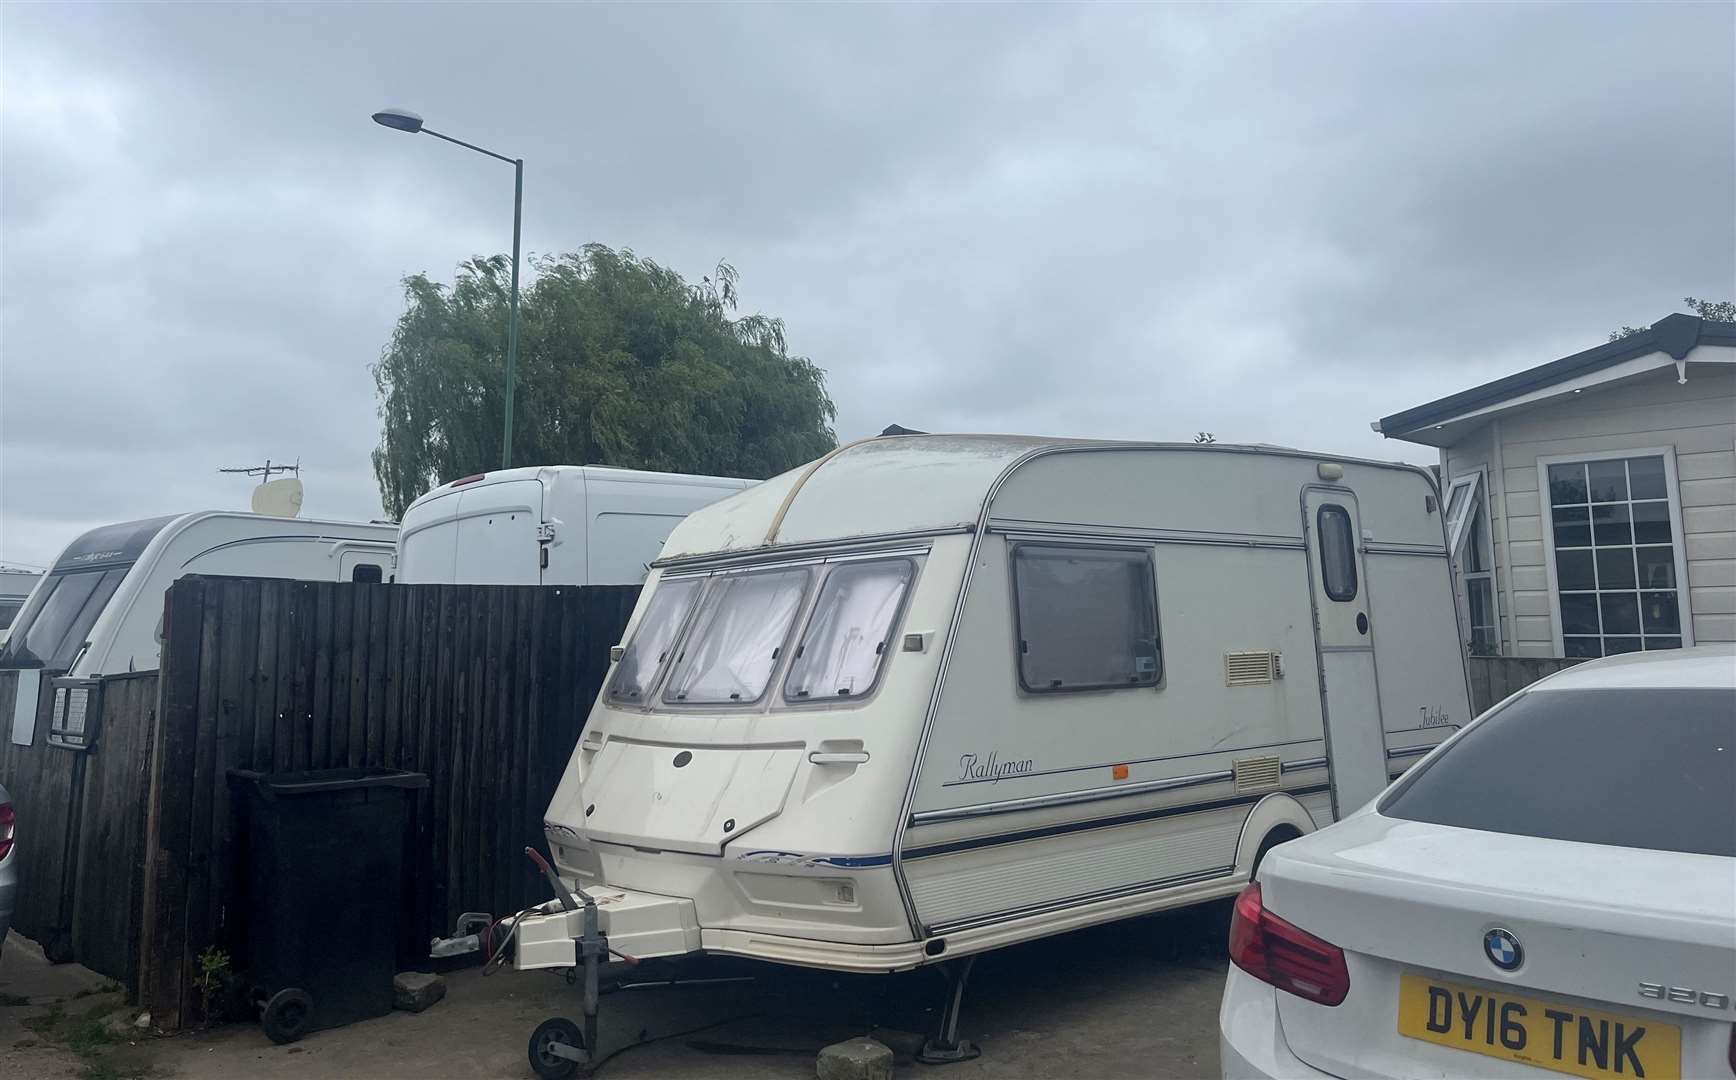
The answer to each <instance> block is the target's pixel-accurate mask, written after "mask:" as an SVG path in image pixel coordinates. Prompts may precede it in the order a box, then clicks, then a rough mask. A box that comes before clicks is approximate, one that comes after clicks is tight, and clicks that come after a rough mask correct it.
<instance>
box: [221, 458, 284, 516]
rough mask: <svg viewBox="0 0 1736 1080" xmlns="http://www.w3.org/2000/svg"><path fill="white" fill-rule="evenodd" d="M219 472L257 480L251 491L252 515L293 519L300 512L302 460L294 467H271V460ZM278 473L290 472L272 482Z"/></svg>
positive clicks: (267, 459)
mask: <svg viewBox="0 0 1736 1080" xmlns="http://www.w3.org/2000/svg"><path fill="white" fill-rule="evenodd" d="M217 471H218V472H220V473H236V474H239V475H241V476H257V477H259V486H258V487H256V488H254V489H253V512H254V513H255V514H265V515H268V516H270V517H294V516H296V515H297V514H299V513H301V500H302V494H303V492H302V486H301V458H299V457H298V458H296V459H295V464H294V465H274V464H272V461H271V459H270V458H266V459H265V464H264V465H242V466H237V467H235V468H232V469H218V470H217ZM279 473H289V474H290V475H288V476H282V477H280V478H279V479H276V480H273V479H272V476H273V475H276V474H279Z"/></svg>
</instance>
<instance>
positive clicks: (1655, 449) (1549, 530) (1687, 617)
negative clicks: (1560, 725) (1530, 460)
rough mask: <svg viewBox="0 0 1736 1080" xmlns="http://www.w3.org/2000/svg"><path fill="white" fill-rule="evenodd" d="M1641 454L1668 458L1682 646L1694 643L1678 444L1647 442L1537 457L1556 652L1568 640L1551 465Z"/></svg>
mask: <svg viewBox="0 0 1736 1080" xmlns="http://www.w3.org/2000/svg"><path fill="white" fill-rule="evenodd" d="M1638 457H1661V458H1663V459H1664V496H1665V498H1666V499H1667V500H1668V502H1669V507H1670V546H1671V554H1672V555H1673V556H1674V557H1675V564H1676V614H1677V618H1678V619H1679V620H1680V621H1681V631H1682V648H1684V649H1691V648H1693V647H1694V612H1693V610H1692V608H1691V606H1690V603H1691V601H1690V596H1689V593H1690V592H1691V590H1690V589H1689V588H1688V537H1687V534H1686V533H1684V532H1683V530H1682V492H1681V489H1680V486H1679V484H1678V482H1677V479H1676V448H1675V447H1674V446H1644V447H1634V448H1632V449H1624V450H1587V451H1583V452H1581V453H1577V454H1550V455H1549V456H1547V457H1539V458H1538V459H1537V511H1538V515H1539V520H1540V521H1541V522H1542V528H1543V566H1544V569H1545V571H1546V572H1547V573H1548V575H1549V617H1550V628H1549V629H1550V634H1551V635H1552V636H1553V638H1554V643H1555V655H1556V656H1566V655H1567V642H1566V640H1565V639H1564V635H1563V634H1562V632H1561V583H1560V582H1559V581H1557V580H1556V577H1555V516H1554V513H1553V499H1552V498H1551V496H1550V494H1549V466H1551V465H1572V464H1576V463H1580V462H1588V461H1609V460H1611V459H1612V458H1638ZM1630 494H1631V493H1630Z"/></svg>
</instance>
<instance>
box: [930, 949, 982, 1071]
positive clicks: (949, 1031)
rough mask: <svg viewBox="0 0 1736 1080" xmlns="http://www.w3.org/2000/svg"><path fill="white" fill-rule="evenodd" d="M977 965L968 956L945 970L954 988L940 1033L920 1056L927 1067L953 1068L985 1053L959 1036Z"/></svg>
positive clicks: (941, 1015)
mask: <svg viewBox="0 0 1736 1080" xmlns="http://www.w3.org/2000/svg"><path fill="white" fill-rule="evenodd" d="M975 964H976V957H974V956H967V957H965V958H964V959H963V960H958V961H955V962H953V963H951V964H946V965H944V966H943V967H942V968H941V972H942V974H944V975H945V976H946V979H947V982H948V983H950V984H951V985H949V986H948V987H947V991H946V1007H945V1009H944V1010H943V1011H942V1012H941V1014H940V1031H939V1033H938V1034H937V1035H936V1036H935V1037H934V1038H932V1039H929V1040H928V1041H927V1042H925V1043H923V1044H922V1053H920V1054H918V1055H916V1060H918V1061H920V1062H922V1063H923V1064H925V1065H950V1064H951V1063H953V1062H955V1061H969V1060H971V1059H972V1058H974V1057H977V1056H979V1055H980V1054H981V1053H982V1051H981V1050H979V1049H978V1048H977V1045H976V1044H975V1043H973V1042H971V1041H969V1040H968V1039H961V1038H959V1037H958V1014H959V1010H960V1008H962V1007H963V1005H964V987H965V983H966V982H967V981H968V980H969V979H970V969H971V968H972V967H973V966H974V965H975Z"/></svg>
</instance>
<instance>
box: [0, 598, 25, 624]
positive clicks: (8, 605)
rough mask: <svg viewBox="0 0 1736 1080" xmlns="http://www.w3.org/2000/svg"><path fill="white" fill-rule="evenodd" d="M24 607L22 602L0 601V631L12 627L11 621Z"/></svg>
mask: <svg viewBox="0 0 1736 1080" xmlns="http://www.w3.org/2000/svg"><path fill="white" fill-rule="evenodd" d="M23 607H24V601H22V600H0V630H4V629H6V628H7V627H8V626H11V625H12V620H13V619H15V618H17V617H18V612H19V610H20V609H21V608H23Z"/></svg>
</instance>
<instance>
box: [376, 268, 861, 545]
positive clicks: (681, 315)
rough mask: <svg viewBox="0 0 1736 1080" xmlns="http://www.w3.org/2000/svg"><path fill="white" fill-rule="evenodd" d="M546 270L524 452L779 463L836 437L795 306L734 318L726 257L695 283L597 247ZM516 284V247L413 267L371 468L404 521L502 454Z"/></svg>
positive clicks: (538, 277)
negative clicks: (440, 273)
mask: <svg viewBox="0 0 1736 1080" xmlns="http://www.w3.org/2000/svg"><path fill="white" fill-rule="evenodd" d="M531 267H532V270H533V271H534V274H533V275H532V280H531V283H530V285H529V286H528V287H527V288H526V289H525V290H524V292H523V295H522V296H521V297H520V300H519V347H518V386H517V391H516V393H515V395H514V400H513V412H514V418H513V448H512V459H513V463H514V464H515V465H543V464H575V465H592V464H595V465H619V466H625V467H630V468H639V469H656V470H662V471H668V472H687V473H708V474H713V475H721V476H750V477H766V476H771V475H773V474H774V473H779V472H782V471H784V470H786V469H789V468H792V467H794V466H796V465H799V464H801V463H802V462H804V461H809V460H811V459H813V458H815V457H818V456H820V455H821V454H824V453H825V452H826V451H827V450H830V449H831V448H832V447H833V446H834V445H835V444H836V438H835V436H834V434H833V432H832V427H831V423H832V421H833V419H834V418H835V417H836V415H837V410H836V408H835V407H834V406H833V404H832V400H831V398H830V397H828V396H827V394H826V383H825V376H824V373H823V372H822V371H821V370H820V369H819V368H818V367H816V366H814V364H813V363H812V362H810V361H809V360H808V359H807V358H806V357H802V356H792V355H790V353H789V350H788V349H787V347H786V344H785V340H784V324H783V322H782V321H781V320H779V319H775V318H771V317H769V316H766V315H758V314H756V315H739V316H738V315H737V314H736V304H737V296H736V283H737V275H736V272H735V270H734V268H733V267H731V266H729V265H728V264H719V265H718V267H717V270H716V272H715V273H714V274H713V275H712V276H710V277H706V278H703V279H702V280H701V281H700V282H699V283H698V284H690V283H688V282H686V281H684V280H683V279H682V277H681V275H679V274H677V273H676V272H675V271H673V270H670V269H669V268H667V267H664V266H659V265H658V264H656V263H654V262H652V261H651V260H649V259H644V258H640V257H638V256H636V255H634V254H633V253H632V252H631V251H626V250H622V251H615V250H612V249H610V248H607V247H604V246H602V245H599V244H592V245H590V246H588V247H586V248H585V249H584V250H583V251H581V252H577V253H572V254H567V255H560V256H551V257H548V258H542V259H532V260H531ZM510 280H511V265H510V264H509V262H508V260H507V258H506V257H505V256H493V257H489V258H476V259H472V260H470V261H469V262H466V263H464V264H463V265H462V266H460V267H459V270H458V274H457V278H456V280H455V281H454V282H453V283H452V284H451V285H445V284H441V283H438V282H435V281H431V280H429V278H428V277H427V276H426V275H424V274H415V275H412V276H410V277H408V278H405V279H404V297H405V301H406V304H405V310H404V313H403V314H402V315H401V316H399V318H398V325H397V327H396V329H394V330H393V332H392V340H391V342H390V343H389V344H388V345H387V346H386V348H385V350H384V352H383V354H382V355H381V357H380V360H379V362H378V363H376V364H375V365H374V366H373V369H372V371H373V376H374V384H375V386H376V388H377V389H378V391H379V401H380V405H379V412H380V420H381V427H382V431H381V435H380V446H379V448H378V449H377V450H375V451H374V474H375V475H376V476H377V477H378V478H379V482H380V495H381V499H382V501H383V502H384V504H385V507H386V510H387V512H388V513H390V514H391V515H392V516H393V517H394V518H396V517H398V516H400V515H401V514H402V513H403V512H404V508H405V507H406V506H408V505H409V504H410V502H411V501H412V500H413V499H415V498H416V497H417V496H418V495H420V494H422V493H423V492H425V491H427V490H428V489H429V488H431V487H433V486H435V485H437V484H440V483H444V482H445V481H447V480H451V479H454V478H456V477H459V476H465V475H468V474H470V473H477V472H485V471H487V470H488V469H490V468H494V467H496V466H498V465H499V463H500V445H501V434H502V432H501V426H502V423H503V417H502V408H503V404H502V394H503V392H504V390H505V386H504V379H505V351H506V324H507V298H508V285H509V282H510Z"/></svg>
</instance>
